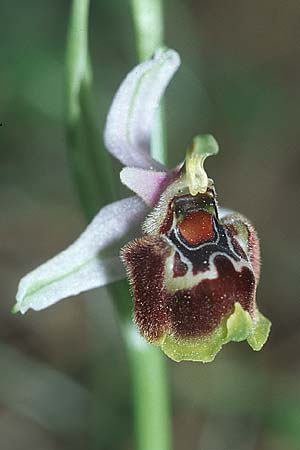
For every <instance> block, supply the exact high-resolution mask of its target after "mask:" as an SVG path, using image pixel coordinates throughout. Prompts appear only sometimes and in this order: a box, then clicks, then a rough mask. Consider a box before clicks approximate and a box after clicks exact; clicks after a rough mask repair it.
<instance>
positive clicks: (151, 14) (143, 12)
mask: <svg viewBox="0 0 300 450" xmlns="http://www.w3.org/2000/svg"><path fill="white" fill-rule="evenodd" d="M131 6H132V14H133V22H134V28H135V33H136V46H137V53H138V57H139V59H140V61H143V60H145V59H148V58H150V57H151V56H152V55H153V53H154V52H155V50H157V49H158V48H159V47H161V46H162V45H163V34H164V31H163V30H164V23H163V1H162V0H131ZM166 148H167V145H166V133H165V109H164V105H163V102H162V103H161V105H160V107H159V108H158V111H157V114H156V118H155V127H154V129H153V133H152V155H153V157H154V159H156V160H157V161H159V162H161V163H163V164H167V152H166Z"/></svg>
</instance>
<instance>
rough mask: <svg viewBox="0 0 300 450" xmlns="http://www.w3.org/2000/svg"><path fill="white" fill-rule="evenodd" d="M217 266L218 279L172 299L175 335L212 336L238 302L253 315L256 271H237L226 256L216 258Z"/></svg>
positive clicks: (184, 290) (180, 291) (178, 294)
mask: <svg viewBox="0 0 300 450" xmlns="http://www.w3.org/2000/svg"><path fill="white" fill-rule="evenodd" d="M215 264H216V268H217V270H218V277H217V278H215V279H213V280H208V279H206V280H203V281H202V282H200V283H199V284H198V285H196V286H194V287H193V288H191V289H183V290H179V291H177V292H176V293H175V294H173V295H172V296H171V298H170V299H169V301H170V304H169V307H170V321H171V329H172V331H173V332H174V333H175V335H176V336H178V337H182V338H187V337H199V336H203V335H206V334H208V333H210V332H211V331H213V330H214V329H215V328H216V327H217V326H218V325H219V323H220V321H221V319H222V318H223V317H224V316H226V315H228V314H230V313H232V312H233V307H234V303H235V302H236V301H238V302H239V303H240V304H241V305H242V307H243V308H244V309H245V310H246V311H248V312H249V313H250V314H252V313H253V308H254V302H255V287H256V286H255V278H254V274H253V272H252V271H251V270H250V269H249V268H247V267H243V269H242V270H241V272H237V271H236V270H235V268H234V266H233V264H232V262H231V261H230V259H229V258H227V257H226V256H217V257H216V258H215Z"/></svg>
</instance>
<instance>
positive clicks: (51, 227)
mask: <svg viewBox="0 0 300 450" xmlns="http://www.w3.org/2000/svg"><path fill="white" fill-rule="evenodd" d="M69 8H70V2H69V1H63V0H60V1H58V0H52V1H51V2H50V1H45V0H40V1H37V0H27V1H26V2H20V1H16V0H2V1H1V14H0V30H1V31H0V33H1V44H0V60H1V72H0V122H2V126H1V128H0V137H1V161H0V184H1V189H0V204H1V208H2V214H1V215H0V233H1V244H0V245H1V246H0V265H1V284H0V289H1V291H0V292H1V303H0V308H1V314H0V448H1V449H3V450H19V449H20V450H21V449H22V450H24V449H31V450H62V449H64V450H65V449H66V450H67V449H72V450H85V449H101V450H102V449H111V450H114V449H124V450H130V449H133V446H134V438H133V428H132V418H131V414H132V402H131V397H130V379H129V373H128V365H127V361H126V357H125V354H124V348H123V345H122V342H121V339H120V333H119V328H118V323H117V320H116V317H115V314H114V311H113V307H112V305H111V302H110V300H109V297H108V294H107V292H106V291H105V290H104V289H102V290H98V291H94V292H92V293H89V294H87V295H84V296H83V295H82V296H79V297H78V298H77V299H73V300H66V301H64V302H61V303H60V304H58V305H56V306H55V307H53V308H50V309H49V310H46V311H42V312H40V313H35V312H29V313H28V314H27V315H26V316H21V315H17V316H13V315H12V314H11V313H10V309H11V307H12V305H13V303H14V296H15V292H16V289H17V284H18V281H19V279H20V277H21V276H22V275H24V274H25V273H26V272H28V270H30V269H31V268H34V267H35V266H37V265H38V264H39V263H41V262H43V261H44V260H45V259H47V258H48V257H50V256H52V255H53V254H55V253H56V252H57V251H59V250H61V249H63V248H64V247H65V246H66V245H68V244H69V243H71V242H72V240H73V239H74V238H75V237H76V236H78V234H79V232H80V231H81V230H82V229H83V227H84V220H83V215H82V212H81V210H80V207H79V202H78V199H77V197H76V194H75V193H74V189H73V186H72V180H71V177H70V172H69V168H68V161H67V152H66V140H65V128H64V88H63V76H64V49H65V38H66V30H67V22H68V13H69ZM165 20H166V44H167V45H168V46H170V47H172V48H175V49H176V50H178V51H179V53H180V54H181V57H182V66H181V69H180V71H179V72H178V75H177V76H176V77H175V78H174V80H173V81H172V83H171V86H170V88H169V89H168V93H167V96H166V97H167V125H168V152H169V162H170V167H171V166H172V165H175V164H176V163H178V161H180V160H181V159H182V158H183V155H184V151H185V148H186V146H187V145H188V144H189V142H190V141H191V139H192V137H193V136H194V135H195V134H197V133H212V134H214V136H215V137H216V138H217V140H218V142H219V144H220V148H221V152H220V154H219V156H218V157H217V158H214V159H211V160H209V161H208V164H207V168H208V170H209V174H210V176H211V177H213V178H214V180H215V184H216V187H217V190H218V192H219V201H220V203H221V204H222V205H224V206H228V207H230V208H232V209H235V210H238V211H240V212H242V213H243V214H245V215H246V216H249V217H250V218H251V219H252V221H253V222H254V224H255V226H256V228H257V230H258V233H259V235H260V237H261V246H262V261H263V266H262V279H261V283H260V286H259V289H258V303H259V305H260V309H261V310H262V312H263V313H264V314H266V315H267V317H269V318H270V319H271V320H272V322H273V328H272V332H271V336H270V339H269V341H268V343H267V344H266V346H265V348H264V349H263V350H262V351H261V352H260V353H254V352H253V351H252V350H251V349H250V347H248V346H247V344H244V343H242V344H229V345H227V346H226V347H225V348H224V349H223V351H222V352H221V353H220V354H219V355H218V356H217V358H216V361H215V362H214V363H212V364H209V365H202V364H195V363H180V364H176V363H173V362H171V361H170V362H169V369H170V377H171V378H170V381H171V386H170V389H171V392H172V403H173V430H174V449H175V450H181V449H188V450H282V449H285V450H299V449H300V378H299V369H300V367H299V356H298V355H299V338H300V328H299V313H300V304H299V245H298V243H299V238H300V227H299V218H300V217H299V195H300V177H299V164H300V156H299V155H300V152H299V138H300V126H299V113H300V108H299V101H300V90H299V76H300V58H299V50H300V46H299V42H300V27H299V22H300V3H299V1H296V0H285V1H284V2H283V1H279V0H275V1H274V0H273V1H271V0H252V1H251V2H250V1H244V0H227V1H226V2H225V1H217V0H209V1H196V0H194V1H192V0H185V1H179V0H166V1H165ZM90 46H91V54H92V62H93V68H94V78H95V79H94V87H95V95H94V99H95V108H96V111H97V114H98V119H99V120H98V125H99V139H101V133H102V129H103V125H104V120H105V115H106V113H107V110H108V107H109V104H110V102H111V99H112V96H113V94H114V92H115V90H116V88H117V86H118V84H119V83H120V81H121V80H122V78H123V77H124V75H125V74H126V73H127V72H128V70H130V68H132V67H133V66H134V65H135V64H136V60H137V59H136V52H135V42H134V35H133V24H132V19H131V15H130V6H129V2H128V1H127V0H126V1H125V0H123V1H121V0H102V1H101V0H94V1H92V11H91V25H90ZM119 167H120V166H119V165H118V163H115V175H116V179H117V174H118V169H119ZM120 193H121V195H123V194H124V192H123V191H121V187H120ZM120 301H121V300H120ZM95 380H97V383H95ZM95 384H98V388H97V389H96V390H95ZM153 450H155V449H153Z"/></svg>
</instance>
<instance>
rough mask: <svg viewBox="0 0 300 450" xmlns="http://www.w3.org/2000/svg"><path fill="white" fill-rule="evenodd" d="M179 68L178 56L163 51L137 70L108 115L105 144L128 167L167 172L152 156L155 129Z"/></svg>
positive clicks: (131, 74)
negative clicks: (159, 106)
mask: <svg viewBox="0 0 300 450" xmlns="http://www.w3.org/2000/svg"><path fill="white" fill-rule="evenodd" d="M179 64H180V58H179V55H178V53H177V52H175V51H174V50H159V51H157V52H156V53H155V55H154V57H153V58H152V59H150V60H148V61H145V62H143V63H142V64H139V65H138V66H136V67H135V68H134V69H133V70H132V71H131V72H130V73H129V74H128V75H127V77H126V78H125V80H124V81H123V83H122V84H121V86H120V87H119V90H118V92H117V94H116V96H115V98H114V100H113V103H112V106H111V108H110V111H109V113H108V117H107V122H106V127H105V131H104V141H105V145H106V147H107V148H108V150H109V151H110V152H111V153H112V154H113V155H114V156H115V157H116V158H118V159H119V160H120V161H121V162H122V163H123V164H124V165H127V166H133V167H140V168H144V169H149V168H159V169H160V170H161V169H162V168H163V166H161V165H160V164H159V163H158V162H156V161H154V160H153V159H152V158H151V156H150V141H151V129H152V124H153V119H154V114H155V111H156V109H157V107H158V105H159V101H160V99H161V97H162V95H163V93H164V91H165V89H166V87H167V85H168V83H169V82H170V80H171V78H172V76H173V75H174V73H175V72H176V70H177V69H178V67H179Z"/></svg>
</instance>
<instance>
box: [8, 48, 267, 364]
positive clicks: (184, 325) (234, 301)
mask: <svg viewBox="0 0 300 450" xmlns="http://www.w3.org/2000/svg"><path fill="white" fill-rule="evenodd" d="M179 65H180V58H179V56H178V54H177V53H176V52H175V51H174V50H159V51H157V52H156V53H155V55H154V57H153V58H152V59H150V60H148V61H145V62H143V63H142V64H139V65H138V66H137V67H135V68H134V69H133V70H132V71H131V72H130V73H129V74H128V75H127V77H126V78H125V80H124V81H123V82H122V84H121V86H120V87H119V89H118V91H117V94H116V96H115V98H114V100H113V103H112V106H111V108H110V111H109V113H108V117H107V122H106V126H105V132H104V141H105V144H106V147H107V149H108V150H109V151H110V153H111V154H112V155H113V156H115V157H116V158H118V159H119V161H121V163H122V164H124V165H125V167H124V168H123V170H122V171H121V174H120V178H121V181H122V183H124V184H125V185H126V186H127V187H129V188H130V189H131V190H132V191H133V192H134V193H135V194H136V196H132V197H129V198H125V199H123V200H119V201H116V202H114V203H111V204H110V205H107V206H105V207H104V208H102V209H101V210H100V211H99V212H98V214H97V215H96V217H95V218H94V219H93V220H92V222H91V223H90V224H89V225H88V227H87V228H86V230H85V231H84V232H83V233H82V234H81V236H80V237H79V238H78V239H77V240H76V241H75V242H74V243H73V244H72V245H70V246H69V247H68V248H67V249H66V250H64V251H63V252H61V253H60V254H58V255H57V256H55V257H54V258H52V259H50V260H49V261H47V262H46V263H44V264H42V265H41V266H40V267H38V268H37V269H35V270H33V271H32V272H30V273H29V274H28V275H26V276H25V277H24V278H23V279H22V280H21V282H20V284H19V289H18V292H17V303H16V305H15V307H14V310H15V311H20V312H22V313H25V312H26V311H27V310H28V309H30V308H31V309H34V310H41V309H44V308H47V307H48V306H50V305H52V304H54V303H56V302H58V301H59V300H61V299H63V298H66V297H69V296H72V295H76V294H78V293H80V292H83V291H87V290H89V289H93V288H96V287H99V286H103V285H106V284H108V283H111V282H114V281H116V280H120V279H122V278H124V277H125V276H126V272H125V269H124V265H125V267H126V270H127V276H128V278H129V282H130V284H131V288H132V295H133V302H134V320H135V323H136V325H137V327H138V328H139V331H140V333H141V335H142V336H144V337H145V338H146V339H147V340H148V341H149V342H151V343H153V344H156V345H159V346H160V347H161V349H162V350H163V351H164V352H165V353H166V354H167V355H168V356H170V357H171V358H172V359H174V360H175V361H181V360H193V361H203V362H208V361H212V360H213V359H214V357H215V355H216V354H217V353H218V352H219V350H220V349H221V347H222V345H223V344H225V343H227V342H229V341H242V340H247V341H248V343H249V344H250V346H251V347H252V348H253V349H254V350H260V348H261V347H262V346H263V344H264V343H265V341H266V339H267V337H268V334H269V329H270V322H269V321H268V319H266V318H265V317H264V316H263V315H262V314H261V313H260V312H259V310H258V308H257V305H256V299H255V297H256V288H257V284H258V280H259V243H258V238H257V235H256V232H255V230H254V228H253V226H252V225H251V224H250V222H249V221H248V220H247V219H245V218H244V217H243V216H241V215H240V214H237V213H233V212H230V211H228V210H222V209H221V208H219V207H218V204H217V201H216V192H215V188H214V184H213V181H212V180H211V179H209V178H208V177H207V174H206V172H205V170H204V167H203V163H204V160H205V158H206V157H207V156H209V155H213V154H216V153H217V152H218V145H217V143H216V141H215V140H214V138H213V137H212V136H210V135H206V136H197V137H196V138H195V139H194V141H193V144H192V146H191V147H190V148H189V149H188V151H187V154H186V159H185V162H184V163H183V164H180V165H179V166H178V167H176V168H175V169H174V170H171V171H169V170H168V169H167V168H166V167H164V166H163V165H161V164H160V163H158V162H157V161H155V160H154V159H153V158H152V157H151V154H150V141H151V130H152V126H153V119H154V115H155V111H156V109H157V106H158V104H159V101H160V99H161V97H162V95H163V93H164V91H165V89H166V87H167V85H168V83H169V81H170V80H171V78H172V77H173V75H174V73H175V72H176V70H177V69H178V67H179ZM150 208H154V209H152V212H150V213H149V211H150ZM146 215H147V217H146ZM145 217H146V220H145V221H144V219H145ZM142 221H144V224H143V228H142V229H143V234H142V236H139V237H137V238H135V239H134V240H132V238H133V237H134V236H136V235H137V234H140V232H139V231H138V230H139V226H140V224H141V222H142ZM128 242H129V243H128ZM125 244H126V245H125Z"/></svg>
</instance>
